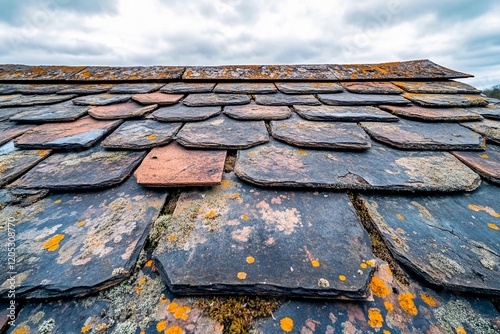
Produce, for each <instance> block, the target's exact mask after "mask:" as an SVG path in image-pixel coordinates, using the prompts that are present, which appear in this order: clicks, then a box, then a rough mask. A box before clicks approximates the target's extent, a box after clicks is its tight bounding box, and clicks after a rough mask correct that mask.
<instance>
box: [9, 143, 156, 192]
mask: <svg viewBox="0 0 500 334" xmlns="http://www.w3.org/2000/svg"><path fill="white" fill-rule="evenodd" d="M21 152H23V151H21ZM145 155H146V152H138V151H105V150H103V149H102V148H101V147H99V146H96V147H93V148H91V149H88V150H86V151H83V152H77V153H55V154H53V155H51V156H50V157H49V158H48V159H46V160H44V161H43V162H41V163H39V164H38V165H37V166H36V167H35V168H33V169H31V170H30V171H29V172H28V173H26V174H25V175H23V176H22V177H21V178H20V179H18V180H17V181H16V182H14V183H13V184H12V186H13V187H14V188H24V189H26V188H42V189H55V190H81V189H94V188H103V187H109V186H114V185H117V184H119V183H121V182H122V181H123V180H125V178H127V177H128V176H129V175H130V174H131V173H132V171H133V170H134V168H135V167H136V166H137V165H138V164H139V163H140V162H141V160H142V159H143V158H144V156H145Z"/></svg>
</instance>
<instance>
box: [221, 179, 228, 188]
mask: <svg viewBox="0 0 500 334" xmlns="http://www.w3.org/2000/svg"><path fill="white" fill-rule="evenodd" d="M229 184H230V183H229V181H228V180H222V182H221V185H222V186H223V187H229Z"/></svg>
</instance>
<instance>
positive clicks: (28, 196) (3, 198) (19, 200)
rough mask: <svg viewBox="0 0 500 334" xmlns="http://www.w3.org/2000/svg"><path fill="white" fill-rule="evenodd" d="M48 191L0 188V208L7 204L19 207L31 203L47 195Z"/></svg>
mask: <svg viewBox="0 0 500 334" xmlns="http://www.w3.org/2000/svg"><path fill="white" fill-rule="evenodd" d="M48 193H49V191H48V190H47V189H10V188H3V189H0V210H3V208H5V207H6V206H7V205H19V206H21V207H25V206H29V205H32V204H33V203H35V202H37V201H38V200H40V199H41V198H44V197H45V196H47V195H48Z"/></svg>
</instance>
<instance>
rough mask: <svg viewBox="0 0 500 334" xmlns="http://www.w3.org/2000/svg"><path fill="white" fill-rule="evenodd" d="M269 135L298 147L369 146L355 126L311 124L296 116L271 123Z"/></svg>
mask: <svg viewBox="0 0 500 334" xmlns="http://www.w3.org/2000/svg"><path fill="white" fill-rule="evenodd" d="M271 135H272V136H273V137H274V138H276V139H279V140H282V141H285V142H287V143H289V144H292V145H295V146H299V147H312V148H331V149H349V150H364V149H368V148H370V146H371V141H370V138H369V137H368V136H367V135H366V133H365V132H364V131H363V130H362V129H361V128H360V127H359V126H357V125H356V124H352V123H340V122H336V123H334V122H312V121H306V120H304V119H302V118H300V117H299V116H297V115H294V116H292V117H290V118H289V119H287V120H284V121H272V122H271Z"/></svg>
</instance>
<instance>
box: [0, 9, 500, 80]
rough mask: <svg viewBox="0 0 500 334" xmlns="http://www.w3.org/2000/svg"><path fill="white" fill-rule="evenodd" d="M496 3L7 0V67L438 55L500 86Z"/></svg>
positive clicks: (1, 54)
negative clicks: (12, 65) (8, 64)
mask: <svg viewBox="0 0 500 334" xmlns="http://www.w3.org/2000/svg"><path fill="white" fill-rule="evenodd" d="M499 17H500V2H499V1H493V0H491V1H490V0H481V1H477V0H473V1H467V0H439V1H437V0H419V1H417V0H395V1H379V0H357V1H349V2H348V1H340V0H314V1H304V0H274V1H273V0H196V1H186V0H184V1H183V0H141V1H134V0H116V1H113V0H23V1H20V0H0V45H2V47H1V48H0V63H16V64H57V65H62V64H64V65H223V64H313V63H373V62H385V61H398V60H410V59H423V58H428V59H431V60H432V61H434V62H437V63H438V64H441V65H443V66H446V67H450V68H453V69H455V70H459V71H464V72H468V73H472V74H474V75H475V76H476V78H474V79H470V80H468V82H470V83H472V84H474V85H475V86H477V87H479V88H486V87H490V86H492V85H495V84H500V19H499Z"/></svg>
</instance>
